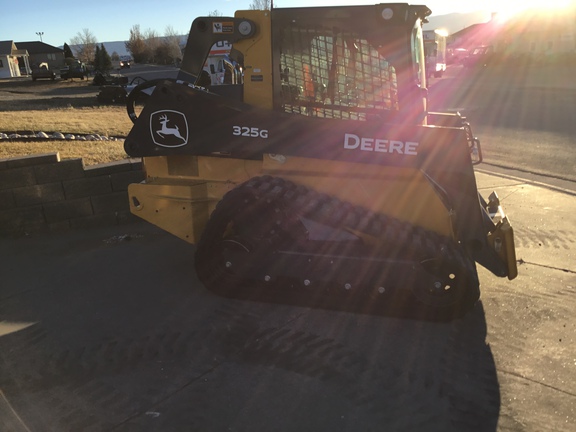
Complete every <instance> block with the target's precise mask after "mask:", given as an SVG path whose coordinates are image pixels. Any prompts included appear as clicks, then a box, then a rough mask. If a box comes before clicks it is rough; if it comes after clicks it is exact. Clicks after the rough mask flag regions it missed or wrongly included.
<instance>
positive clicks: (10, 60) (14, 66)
mask: <svg viewBox="0 0 576 432" xmlns="http://www.w3.org/2000/svg"><path fill="white" fill-rule="evenodd" d="M20 63H22V65H23V67H24V69H23V72H24V74H27V73H28V71H29V70H30V64H29V62H28V53H27V52H26V50H25V49H18V48H17V46H16V44H15V43H14V41H0V78H13V77H19V76H20V75H21V71H20Z"/></svg>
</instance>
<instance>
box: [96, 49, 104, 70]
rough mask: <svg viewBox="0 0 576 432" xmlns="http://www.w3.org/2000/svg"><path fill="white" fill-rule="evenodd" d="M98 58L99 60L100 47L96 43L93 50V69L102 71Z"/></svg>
mask: <svg viewBox="0 0 576 432" xmlns="http://www.w3.org/2000/svg"><path fill="white" fill-rule="evenodd" d="M100 60H101V56H100V47H99V46H98V45H96V51H95V52H94V69H95V70H97V71H101V72H103V70H102V65H101V61H100Z"/></svg>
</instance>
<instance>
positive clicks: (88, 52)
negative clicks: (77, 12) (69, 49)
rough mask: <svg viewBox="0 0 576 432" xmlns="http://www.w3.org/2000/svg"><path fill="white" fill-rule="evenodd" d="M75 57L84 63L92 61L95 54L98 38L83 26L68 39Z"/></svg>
mask: <svg viewBox="0 0 576 432" xmlns="http://www.w3.org/2000/svg"><path fill="white" fill-rule="evenodd" d="M70 44H71V45H73V50H74V54H75V56H76V58H77V59H78V60H80V61H81V62H84V63H92V62H93V61H94V56H95V55H96V45H97V44H98V40H97V39H96V36H94V35H93V34H92V32H91V31H90V30H89V29H87V28H85V29H83V30H82V31H81V32H78V33H77V34H76V36H74V37H73V38H72V39H71V40H70Z"/></svg>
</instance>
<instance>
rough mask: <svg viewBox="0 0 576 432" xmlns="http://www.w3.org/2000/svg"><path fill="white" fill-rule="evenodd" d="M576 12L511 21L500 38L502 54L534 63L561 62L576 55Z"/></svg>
mask: <svg viewBox="0 0 576 432" xmlns="http://www.w3.org/2000/svg"><path fill="white" fill-rule="evenodd" d="M575 22H576V8H574V9H573V10H570V9H569V10H562V11H556V12H554V11H548V12H547V13H541V12H540V13H539V12H538V11H534V10H533V11H527V12H525V13H523V14H519V15H518V16H516V17H514V18H513V19H510V20H509V21H508V22H507V23H506V24H505V25H504V28H503V30H502V32H500V34H499V36H498V45H499V51H500V52H502V53H503V54H508V55H520V56H525V57H530V58H533V59H540V60H547V59H561V58H562V57H565V56H567V55H568V56H569V55H572V56H573V55H575V54H576V24H575Z"/></svg>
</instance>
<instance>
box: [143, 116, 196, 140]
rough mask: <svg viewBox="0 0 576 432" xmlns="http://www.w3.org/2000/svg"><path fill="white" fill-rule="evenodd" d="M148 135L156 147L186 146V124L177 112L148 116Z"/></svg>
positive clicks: (184, 117)
mask: <svg viewBox="0 0 576 432" xmlns="http://www.w3.org/2000/svg"><path fill="white" fill-rule="evenodd" d="M150 133H151V135H152V140H153V141H154V143H155V144H156V145H159V146H162V147H181V146H184V145H186V144H188V122H187V121H186V116H185V115H184V114H183V113H181V112H179V111H172V110H162V111H156V112H155V113H152V115H151V116H150Z"/></svg>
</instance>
